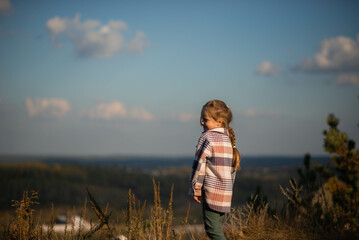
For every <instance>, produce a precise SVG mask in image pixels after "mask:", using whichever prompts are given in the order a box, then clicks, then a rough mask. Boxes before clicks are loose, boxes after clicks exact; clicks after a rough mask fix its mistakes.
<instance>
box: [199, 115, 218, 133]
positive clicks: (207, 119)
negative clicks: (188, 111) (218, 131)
mask: <svg viewBox="0 0 359 240" xmlns="http://www.w3.org/2000/svg"><path fill="white" fill-rule="evenodd" d="M201 125H202V127H203V130H204V131H207V130H211V129H213V128H217V127H221V126H222V122H221V121H216V120H214V119H213V118H212V117H211V116H210V115H209V114H208V113H207V112H204V113H203V117H202V118H201Z"/></svg>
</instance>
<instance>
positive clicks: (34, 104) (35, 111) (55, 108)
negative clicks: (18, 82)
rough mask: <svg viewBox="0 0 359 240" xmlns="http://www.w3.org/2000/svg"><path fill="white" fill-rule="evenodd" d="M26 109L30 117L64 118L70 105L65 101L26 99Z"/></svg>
mask: <svg viewBox="0 0 359 240" xmlns="http://www.w3.org/2000/svg"><path fill="white" fill-rule="evenodd" d="M26 108H27V112H28V115H29V116H30V117H37V116H41V117H55V118H60V117H64V116H65V115H66V114H67V113H68V112H69V111H70V110H71V107H70V104H69V103H68V101H67V100H65V99H59V98H49V99H36V100H34V101H33V100H32V99H30V98H27V99H26Z"/></svg>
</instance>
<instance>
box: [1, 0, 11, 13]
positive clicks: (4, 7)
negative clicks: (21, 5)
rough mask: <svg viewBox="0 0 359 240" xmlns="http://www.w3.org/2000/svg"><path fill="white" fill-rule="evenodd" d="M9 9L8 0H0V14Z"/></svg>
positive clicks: (9, 3)
mask: <svg viewBox="0 0 359 240" xmlns="http://www.w3.org/2000/svg"><path fill="white" fill-rule="evenodd" d="M10 9H11V2H10V0H0V14H1V13H5V12H7V11H9V10H10Z"/></svg>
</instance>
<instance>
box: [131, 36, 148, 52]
mask: <svg viewBox="0 0 359 240" xmlns="http://www.w3.org/2000/svg"><path fill="white" fill-rule="evenodd" d="M149 46H150V42H149V40H148V38H147V36H146V35H145V34H144V33H143V32H141V31H137V33H136V36H135V38H134V39H132V41H131V42H130V43H129V44H128V49H129V51H130V52H133V53H140V54H141V53H143V52H144V51H145V49H146V48H148V47H149Z"/></svg>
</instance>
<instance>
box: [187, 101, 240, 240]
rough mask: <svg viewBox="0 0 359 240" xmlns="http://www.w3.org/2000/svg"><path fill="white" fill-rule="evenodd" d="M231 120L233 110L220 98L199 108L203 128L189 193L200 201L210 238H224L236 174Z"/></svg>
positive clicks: (237, 159) (237, 157)
mask: <svg viewBox="0 0 359 240" xmlns="http://www.w3.org/2000/svg"><path fill="white" fill-rule="evenodd" d="M231 121H232V111H231V109H230V108H229V107H228V106H227V105H226V104H225V103H224V102H223V101H220V100H212V101H209V102H207V103H206V104H205V105H204V106H203V108H202V112H201V125H202V126H203V130H204V131H203V133H202V135H201V137H200V138H199V140H198V144H197V147H196V150H197V151H196V159H195V160H194V161H193V166H192V176H191V182H192V188H191V189H190V192H191V194H193V198H194V200H195V201H196V202H198V203H201V200H202V202H203V220H204V226H205V230H206V233H207V235H208V237H209V238H211V239H226V238H225V236H224V233H223V231H222V222H223V217H224V214H225V213H226V212H230V210H231V201H232V191H233V183H234V178H235V173H236V171H237V170H239V168H240V167H239V162H240V155H239V152H238V150H237V148H236V144H235V142H236V137H235V135H234V131H233V129H232V128H231V127H230V126H229V123H230V122H231Z"/></svg>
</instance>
